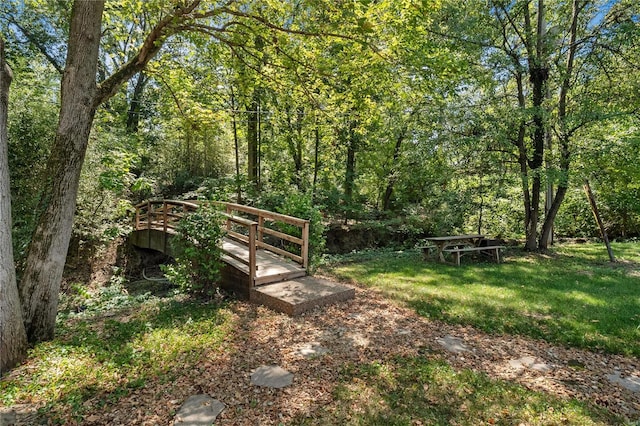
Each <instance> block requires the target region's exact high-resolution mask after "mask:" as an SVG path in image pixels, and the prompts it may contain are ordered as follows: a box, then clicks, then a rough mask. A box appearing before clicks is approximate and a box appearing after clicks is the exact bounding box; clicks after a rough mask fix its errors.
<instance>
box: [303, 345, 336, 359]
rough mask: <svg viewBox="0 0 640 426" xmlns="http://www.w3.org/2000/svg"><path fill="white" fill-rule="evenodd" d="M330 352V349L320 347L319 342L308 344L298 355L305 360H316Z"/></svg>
mask: <svg viewBox="0 0 640 426" xmlns="http://www.w3.org/2000/svg"><path fill="white" fill-rule="evenodd" d="M327 352H329V349H327V348H325V347H324V346H322V345H320V343H318V342H311V343H306V344H304V345H302V347H300V349H298V353H299V354H300V355H302V356H303V357H305V358H315V357H319V356H322V355H324V354H326V353H327Z"/></svg>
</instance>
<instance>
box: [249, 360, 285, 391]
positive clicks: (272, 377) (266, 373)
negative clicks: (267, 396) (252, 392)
mask: <svg viewBox="0 0 640 426" xmlns="http://www.w3.org/2000/svg"><path fill="white" fill-rule="evenodd" d="M291 383H293V373H289V372H288V371H287V370H285V369H284V368H282V367H279V366H277V365H263V366H260V367H258V368H256V369H255V370H254V371H253V373H251V384H252V385H254V386H264V387H268V388H275V389H281V388H284V387H287V386H290V385H291Z"/></svg>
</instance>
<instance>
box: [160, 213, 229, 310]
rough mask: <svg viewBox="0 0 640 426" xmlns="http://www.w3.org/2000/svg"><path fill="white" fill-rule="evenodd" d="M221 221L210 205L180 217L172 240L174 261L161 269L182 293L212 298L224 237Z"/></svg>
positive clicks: (216, 285)
mask: <svg viewBox="0 0 640 426" xmlns="http://www.w3.org/2000/svg"><path fill="white" fill-rule="evenodd" d="M222 223H223V218H222V215H221V214H220V212H218V211H217V210H215V208H214V207H212V206H201V207H200V208H198V210H197V211H195V212H193V213H191V214H189V215H188V216H186V217H185V218H183V219H182V220H181V221H180V223H179V224H178V227H177V232H178V234H177V235H176V237H175V238H173V240H172V243H171V244H172V249H173V252H174V253H176V255H175V260H176V262H175V263H174V264H172V265H167V266H165V267H164V272H165V275H166V276H167V278H168V279H169V280H171V281H172V282H173V283H174V284H176V285H178V286H179V287H180V288H181V289H182V290H183V291H184V292H186V293H189V294H193V295H195V296H198V297H209V298H210V297H212V296H213V295H214V294H215V292H216V290H217V288H218V281H219V279H220V267H221V260H220V258H221V256H222V248H221V244H220V240H221V239H222V237H223V236H224V230H223V227H222Z"/></svg>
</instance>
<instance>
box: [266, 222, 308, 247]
mask: <svg viewBox="0 0 640 426" xmlns="http://www.w3.org/2000/svg"><path fill="white" fill-rule="evenodd" d="M258 230H259V231H260V232H263V233H265V234H269V235H273V236H274V237H278V238H282V239H283V240H287V241H289V242H291V243H294V244H297V245H299V246H301V245H302V243H303V242H304V240H303V239H302V238H298V237H294V236H293V235H289V234H285V233H283V232H279V231H276V230H275V229H271V228H265V227H264V226H263V227H261V228H260V227H258Z"/></svg>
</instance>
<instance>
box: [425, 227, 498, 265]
mask: <svg viewBox="0 0 640 426" xmlns="http://www.w3.org/2000/svg"><path fill="white" fill-rule="evenodd" d="M425 240H426V241H428V242H429V243H432V244H433V246H427V247H423V248H422V250H423V252H425V254H426V253H428V251H429V250H430V249H431V248H435V251H436V259H437V260H438V261H440V262H442V263H446V259H445V257H444V254H445V253H449V254H451V255H452V256H453V258H454V260H455V263H456V265H458V266H460V258H461V257H462V256H463V255H464V254H465V253H471V252H480V253H484V254H488V255H490V256H491V257H492V258H493V259H495V260H496V262H497V263H500V250H502V249H504V246H499V245H488V244H486V241H487V240H485V238H484V235H482V234H466V235H446V236H441V237H429V238H425ZM483 242H484V243H485V244H482V243H483Z"/></svg>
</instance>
